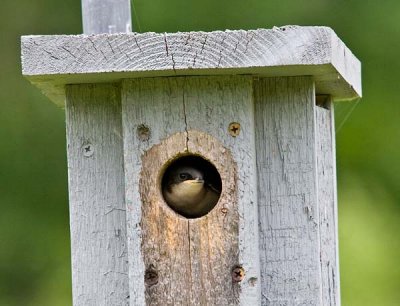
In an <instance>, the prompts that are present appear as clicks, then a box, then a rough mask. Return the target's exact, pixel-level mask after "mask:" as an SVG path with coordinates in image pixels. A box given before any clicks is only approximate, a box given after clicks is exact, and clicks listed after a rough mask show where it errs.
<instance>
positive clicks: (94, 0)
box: [82, 0, 132, 35]
mask: <svg viewBox="0 0 400 306" xmlns="http://www.w3.org/2000/svg"><path fill="white" fill-rule="evenodd" d="M82 20H83V33H85V34H88V35H90V34H100V33H109V34H112V33H126V32H131V30H132V22H131V1H130V0H82Z"/></svg>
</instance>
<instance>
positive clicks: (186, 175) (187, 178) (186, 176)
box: [179, 173, 192, 180]
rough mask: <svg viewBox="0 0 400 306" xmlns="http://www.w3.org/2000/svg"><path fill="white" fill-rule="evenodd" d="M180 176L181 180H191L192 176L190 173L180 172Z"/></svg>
mask: <svg viewBox="0 0 400 306" xmlns="http://www.w3.org/2000/svg"><path fill="white" fill-rule="evenodd" d="M179 177H180V179H181V180H190V179H191V178H192V176H191V175H190V174H189V173H180V174H179Z"/></svg>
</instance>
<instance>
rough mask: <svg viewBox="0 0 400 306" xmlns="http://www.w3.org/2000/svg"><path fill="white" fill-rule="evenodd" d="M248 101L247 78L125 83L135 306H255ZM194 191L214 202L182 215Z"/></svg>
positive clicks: (255, 230)
mask: <svg viewBox="0 0 400 306" xmlns="http://www.w3.org/2000/svg"><path fill="white" fill-rule="evenodd" d="M252 93H253V89H252V78H251V77H248V76H220V77H169V78H145V79H133V80H126V81H124V82H123V87H122V121H123V131H124V136H123V138H124V161H125V163H124V165H125V188H126V204H127V216H128V219H127V220H128V225H127V227H128V236H129V237H130V239H129V240H128V249H129V257H130V258H136V260H135V261H134V262H133V263H132V262H130V266H129V270H130V277H135V275H137V274H140V275H145V277H144V278H142V281H141V282H140V283H139V282H137V281H135V282H134V283H131V286H133V287H135V288H131V291H132V292H138V291H140V292H143V293H144V296H140V295H139V296H133V297H132V298H131V302H132V304H135V305H136V304H137V303H139V300H140V299H144V300H145V301H146V304H148V305H160V303H161V301H162V302H163V303H164V304H163V305H177V304H179V305H180V304H182V305H186V304H187V305H239V304H242V305H243V304H247V305H256V304H258V303H259V288H260V282H259V274H258V271H259V255H258V242H257V241H258V218H257V211H258V208H257V198H256V197H257V191H256V188H257V186H256V170H255V163H254V161H255V159H254V158H255V151H254V149H255V145H254V139H255V138H254V112H253V109H254V108H253V107H254V106H253V95H252ZM231 123H236V125H235V126H232V124H231ZM238 125H239V126H240V130H239V127H238ZM203 161H204V162H203ZM207 163H209V164H210V165H211V166H210V167H209V166H207ZM174 167H175V168H174ZM212 167H215V169H216V171H217V176H219V177H220V178H219V180H220V181H219V183H218V180H217V179H216V178H215V176H216V175H213V174H212V171H213V170H212ZM171 168H172V170H170V169H171ZM164 175H165V176H166V178H165V177H164ZM171 176H172V178H171ZM193 184H196V186H195V187H194V186H193ZM218 185H219V187H218ZM198 186H202V190H204V194H205V195H206V194H211V195H212V194H213V193H214V194H218V198H217V200H216V201H215V202H213V200H211V203H210V204H211V206H206V207H205V208H204V211H201V210H198V209H197V208H196V207H195V206H192V208H190V207H191V206H188V207H189V209H188V210H187V209H186V210H185V209H184V208H185V205H186V204H185V203H187V201H190V199H191V198H192V197H198V195H199V194H200V195H201V194H203V193H199V192H198V190H199V187H198ZM174 192H175V193H176V194H175V197H174ZM204 198H205V201H206V202H207V199H208V197H207V196H204ZM210 198H211V199H212V198H213V197H212V196H211V197H210ZM174 199H177V200H176V202H174ZM196 199H199V198H196ZM196 201H197V202H198V201H201V199H200V200H196ZM171 202H172V203H171ZM181 202H182V203H181ZM208 204H209V203H206V205H208ZM196 205H197V203H196ZM213 205H214V206H213ZM182 207H183V208H182ZM138 259H140V260H138ZM182 291H183V292H186V294H178V293H179V292H181V293H182ZM244 292H246V294H243V293H244ZM183 296H185V299H186V300H179V299H180V298H183ZM242 297H245V299H244V300H243V301H242V300H241V299H243V298H242Z"/></svg>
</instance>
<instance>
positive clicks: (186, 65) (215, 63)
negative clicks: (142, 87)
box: [21, 26, 361, 105]
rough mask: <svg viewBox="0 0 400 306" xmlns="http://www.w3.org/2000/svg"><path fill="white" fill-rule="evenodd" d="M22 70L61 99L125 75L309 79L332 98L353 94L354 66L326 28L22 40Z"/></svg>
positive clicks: (357, 78) (356, 88) (357, 90)
mask: <svg viewBox="0 0 400 306" xmlns="http://www.w3.org/2000/svg"><path fill="white" fill-rule="evenodd" d="M21 44H22V46H21V48H22V71H23V74H24V75H25V76H26V77H27V78H28V79H29V80H30V81H31V82H32V83H34V84H35V85H37V86H39V87H40V88H41V89H42V90H43V91H44V92H45V93H46V94H47V95H48V96H49V97H51V98H52V99H53V100H54V101H56V102H57V103H59V104H61V105H62V104H63V103H64V100H63V96H64V92H63V86H64V85H65V84H73V83H98V82H116V81H120V80H121V79H126V78H137V77H160V76H177V75H221V74H225V75H226V74H228V75H232V74H251V75H257V76H296V75H297V76H300V75H310V76H313V78H314V80H315V83H316V90H317V92H318V93H320V94H330V95H332V96H333V98H334V99H335V100H343V99H345V100H351V99H355V98H358V97H360V96H361V64H360V62H359V61H358V60H357V58H356V57H355V56H354V55H353V54H352V53H351V51H350V50H349V49H348V48H347V47H346V46H345V44H344V43H343V42H342V41H341V40H340V39H339V38H338V37H337V36H336V34H335V33H334V32H333V31H332V29H330V28H327V27H298V26H285V27H280V28H273V29H269V30H267V29H258V30H249V31H243V30H238V31H224V32H221V31H215V32H210V33H205V32H189V33H143V34H137V33H131V34H114V35H109V34H102V35H91V36H87V35H68V36H67V35H55V36H24V37H22V42H21Z"/></svg>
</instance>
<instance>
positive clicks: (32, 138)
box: [0, 0, 400, 306]
mask: <svg viewBox="0 0 400 306" xmlns="http://www.w3.org/2000/svg"><path fill="white" fill-rule="evenodd" d="M134 7H135V11H136V16H137V17H138V18H136V19H135V21H134V26H135V29H136V30H137V31H140V32H145V31H154V32H175V31H189V30H203V31H211V30H217V29H218V30H224V29H255V28H271V27H273V26H280V25H288V24H296V25H326V26H330V27H332V28H333V29H334V30H335V31H336V33H337V34H338V35H339V37H340V38H341V39H342V40H343V41H344V42H345V43H346V44H347V46H348V47H349V48H350V49H351V50H352V51H353V52H354V54H355V55H356V56H357V57H358V58H359V59H360V60H361V61H362V64H363V90H364V98H363V99H362V100H361V101H360V102H359V103H357V104H355V103H340V104H337V106H336V120H337V167H338V192H339V226H340V227H339V231H340V268H341V289H342V304H343V305H344V306H347V305H350V306H356V305H360V306H377V305H378V306H380V305H387V306H389V305H393V306H398V305H400V238H399V237H400V235H399V231H400V222H399V221H400V188H399V184H400V160H399V157H400V123H399V120H400V101H399V98H398V97H397V96H396V95H397V94H396V92H397V90H398V89H400V83H399V82H400V78H399V76H398V73H399V71H400V61H399V57H398V55H399V50H400V1H398V0H385V1H376V0H374V1H369V0H331V1H328V0H318V1H317V0H308V1H304V0H303V1H299V0H297V1H294V0H292V1H289V0H280V1H276V0H263V1H261V0H247V1H246V0H241V1H237V0H229V1H226V0H220V1H217V0H212V1H211V0H203V1H188V0H170V1H161V0H147V1H145V0H136V1H135V3H134ZM134 16H135V15H134ZM81 32H82V30H81V10H80V1H79V0H64V1H54V0H35V1H32V0H18V1H15V0H2V1H1V4H0V55H1V64H0V67H1V68H0V81H1V82H0V305H1V306H5V305H7V306H8V305H18V306H19V305H38V306H39V305H40V306H47V305H50V306H57V305H71V284H70V281H71V274H70V249H69V225H68V200H67V164H66V153H65V152H66V148H65V126H64V111H63V109H60V108H59V107H57V106H55V105H54V104H53V103H51V102H50V101H49V100H48V99H47V98H46V97H44V96H43V95H42V94H41V93H40V92H39V90H37V89H36V88H35V87H34V86H32V85H30V84H29V82H28V81H26V80H25V79H23V78H22V76H21V67H20V44H19V39H20V36H21V35H27V34H77V33H81ZM249 306H250V305H249Z"/></svg>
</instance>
